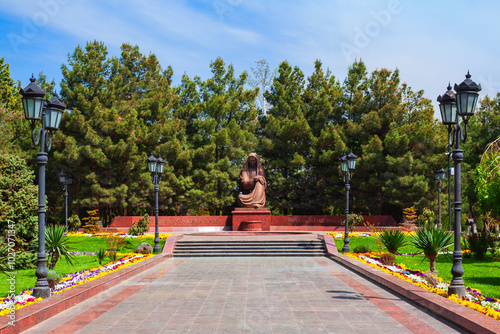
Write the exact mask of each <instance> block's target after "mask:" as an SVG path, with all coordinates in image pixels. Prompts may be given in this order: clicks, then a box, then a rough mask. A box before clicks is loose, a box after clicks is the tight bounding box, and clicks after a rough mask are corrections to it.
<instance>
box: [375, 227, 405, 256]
mask: <svg viewBox="0 0 500 334" xmlns="http://www.w3.org/2000/svg"><path fill="white" fill-rule="evenodd" d="M377 238H380V241H381V242H382V244H384V246H385V247H386V248H387V251H388V252H389V253H393V254H394V253H396V252H397V251H398V248H401V247H404V246H406V244H408V238H407V237H406V235H405V234H404V233H403V232H402V231H400V230H397V229H396V230H389V229H385V230H383V231H382V232H381V233H380V234H378V235H377Z"/></svg>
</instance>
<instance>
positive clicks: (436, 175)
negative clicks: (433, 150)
mask: <svg viewBox="0 0 500 334" xmlns="http://www.w3.org/2000/svg"><path fill="white" fill-rule="evenodd" d="M445 175H446V171H445V170H444V169H442V168H441V169H438V170H437V171H435V172H434V178H435V179H436V180H438V227H439V229H441V184H442V182H443V179H444V177H445Z"/></svg>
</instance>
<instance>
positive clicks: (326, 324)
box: [24, 257, 461, 334]
mask: <svg viewBox="0 0 500 334" xmlns="http://www.w3.org/2000/svg"><path fill="white" fill-rule="evenodd" d="M24 333H36V334H40V333H65V334H68V333H81V334H83V333H203V334H206V333H284V334H290V333H363V334H369V333H395V334H403V333H426V334H427V333H461V331H460V330H459V329H457V328H456V327H453V326H452V325H450V324H448V323H446V322H443V321H442V320H439V319H437V318H435V317H434V316H432V315H430V314H429V313H427V312H425V311H423V310H421V309H419V308H418V307H416V306H414V305H412V304H409V303H408V302H406V301H405V300H402V299H401V298H399V297H398V296H396V295H394V294H392V293H390V292H388V291H386V290H384V289H382V288H380V287H378V286H377V285H375V284H373V283H371V282H370V281H368V280H366V279H364V278H362V277H360V276H359V275H357V274H355V273H352V272H351V271H350V270H348V269H346V268H344V267H343V266H341V265H339V264H337V263H336V262H334V261H332V260H330V259H328V258H326V257H317V258H313V257H296V258H294V257H213V258H207V257H201V258H186V259H180V258H171V259H168V260H166V261H163V262H161V263H159V264H158V265H156V266H154V267H152V268H150V269H148V270H146V271H144V272H142V273H140V274H138V275H136V276H134V277H132V278H130V279H128V280H125V281H123V282H121V283H119V284H118V285H116V286H114V287H112V288H110V289H108V290H106V291H104V292H102V293H100V294H98V295H96V296H94V297H92V298H90V299H88V300H86V301H84V302H82V303H80V304H77V305H76V306H74V307H72V308H69V309H68V310H66V311H64V312H61V313H60V314H58V315H56V316H54V317H52V318H50V319H48V320H46V321H44V322H42V323H40V324H38V325H36V326H34V327H32V328H31V329H29V330H27V331H25V332H24Z"/></svg>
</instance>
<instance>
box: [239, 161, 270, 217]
mask: <svg viewBox="0 0 500 334" xmlns="http://www.w3.org/2000/svg"><path fill="white" fill-rule="evenodd" d="M239 186H240V192H241V194H240V195H238V200H237V204H238V206H239V207H243V208H263V207H264V206H265V205H266V188H267V181H266V175H265V173H264V169H263V168H262V166H261V165H260V161H259V156H258V155H257V154H256V153H250V154H249V155H248V158H247V161H246V162H245V165H244V166H243V169H242V170H241V173H240V184H239Z"/></svg>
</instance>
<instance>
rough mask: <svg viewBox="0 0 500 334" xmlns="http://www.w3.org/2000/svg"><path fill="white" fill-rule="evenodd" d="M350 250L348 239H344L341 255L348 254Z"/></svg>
mask: <svg viewBox="0 0 500 334" xmlns="http://www.w3.org/2000/svg"><path fill="white" fill-rule="evenodd" d="M350 251H351V249H350V248H349V239H348V238H345V239H344V247H342V252H343V253H349V252H350Z"/></svg>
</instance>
